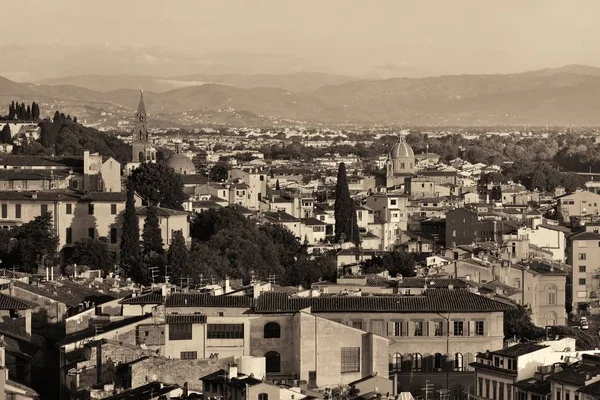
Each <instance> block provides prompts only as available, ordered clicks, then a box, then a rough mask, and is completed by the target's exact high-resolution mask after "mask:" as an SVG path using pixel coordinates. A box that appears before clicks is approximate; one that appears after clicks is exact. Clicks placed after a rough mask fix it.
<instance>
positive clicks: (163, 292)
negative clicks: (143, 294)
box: [160, 284, 169, 297]
mask: <svg viewBox="0 0 600 400" xmlns="http://www.w3.org/2000/svg"><path fill="white" fill-rule="evenodd" d="M160 290H161V293H162V297H167V293H168V292H169V290H168V288H167V285H166V284H164V285H162V286H161V288H160Z"/></svg>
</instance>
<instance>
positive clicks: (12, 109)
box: [8, 101, 15, 119]
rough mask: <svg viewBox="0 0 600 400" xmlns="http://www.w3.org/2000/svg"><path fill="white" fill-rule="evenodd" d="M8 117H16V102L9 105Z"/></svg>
mask: <svg viewBox="0 0 600 400" xmlns="http://www.w3.org/2000/svg"><path fill="white" fill-rule="evenodd" d="M8 119H15V102H14V101H13V102H12V103H10V104H9V105H8Z"/></svg>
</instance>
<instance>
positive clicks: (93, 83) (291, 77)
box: [39, 72, 357, 92]
mask: <svg viewBox="0 0 600 400" xmlns="http://www.w3.org/2000/svg"><path fill="white" fill-rule="evenodd" d="M355 80H357V79H356V78H353V77H350V76H341V75H331V74H323V73H316V72H299V73H295V74H284V75H275V74H261V75H241V74H223V75H214V74H192V75H181V76H173V77H152V76H136V75H75V76H67V77H63V78H53V79H45V80H43V81H40V82H39V83H40V84H44V85H72V86H80V87H83V88H86V89H90V90H96V91H100V92H110V91H114V90H118V89H134V90H139V88H140V87H142V88H144V90H147V91H151V92H166V91H169V90H173V89H179V88H183V87H189V86H200V85H203V84H205V83H219V84H222V85H228V86H235V87H239V88H244V89H253V88H258V87H269V88H279V89H284V90H289V91H292V92H312V91H314V90H317V89H319V88H321V87H323V86H327V85H337V84H342V83H347V82H352V81H355Z"/></svg>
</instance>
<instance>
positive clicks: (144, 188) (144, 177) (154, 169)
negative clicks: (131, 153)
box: [131, 162, 187, 210]
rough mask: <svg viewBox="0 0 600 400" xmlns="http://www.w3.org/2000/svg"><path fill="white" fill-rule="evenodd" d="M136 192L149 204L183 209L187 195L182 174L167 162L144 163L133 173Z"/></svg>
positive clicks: (132, 177)
mask: <svg viewBox="0 0 600 400" xmlns="http://www.w3.org/2000/svg"><path fill="white" fill-rule="evenodd" d="M131 180H132V181H133V185H134V188H135V191H136V193H138V194H139V195H140V196H141V197H142V199H144V200H145V201H147V202H149V205H156V206H160V207H165V208H171V209H174V210H183V206H182V204H183V202H184V201H185V200H186V198H187V196H186V195H185V193H184V191H183V181H182V180H181V176H180V175H179V174H177V173H175V171H173V170H172V169H171V168H169V167H168V166H167V165H166V164H165V163H162V162H158V163H144V164H142V165H140V166H139V167H138V168H136V169H135V170H133V172H132V173H131Z"/></svg>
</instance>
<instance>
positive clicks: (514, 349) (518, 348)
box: [491, 342, 548, 357]
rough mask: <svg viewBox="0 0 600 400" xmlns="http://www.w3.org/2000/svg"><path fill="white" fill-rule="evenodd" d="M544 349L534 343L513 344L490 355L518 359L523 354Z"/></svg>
mask: <svg viewBox="0 0 600 400" xmlns="http://www.w3.org/2000/svg"><path fill="white" fill-rule="evenodd" d="M546 347H548V346H546V345H542V344H537V343H535V342H527V343H519V344H515V345H513V346H509V347H506V348H504V349H502V350H497V351H493V352H491V353H492V354H496V355H499V356H505V357H520V356H524V355H525V354H529V353H533V352H534V351H538V350H541V349H545V348H546Z"/></svg>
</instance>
